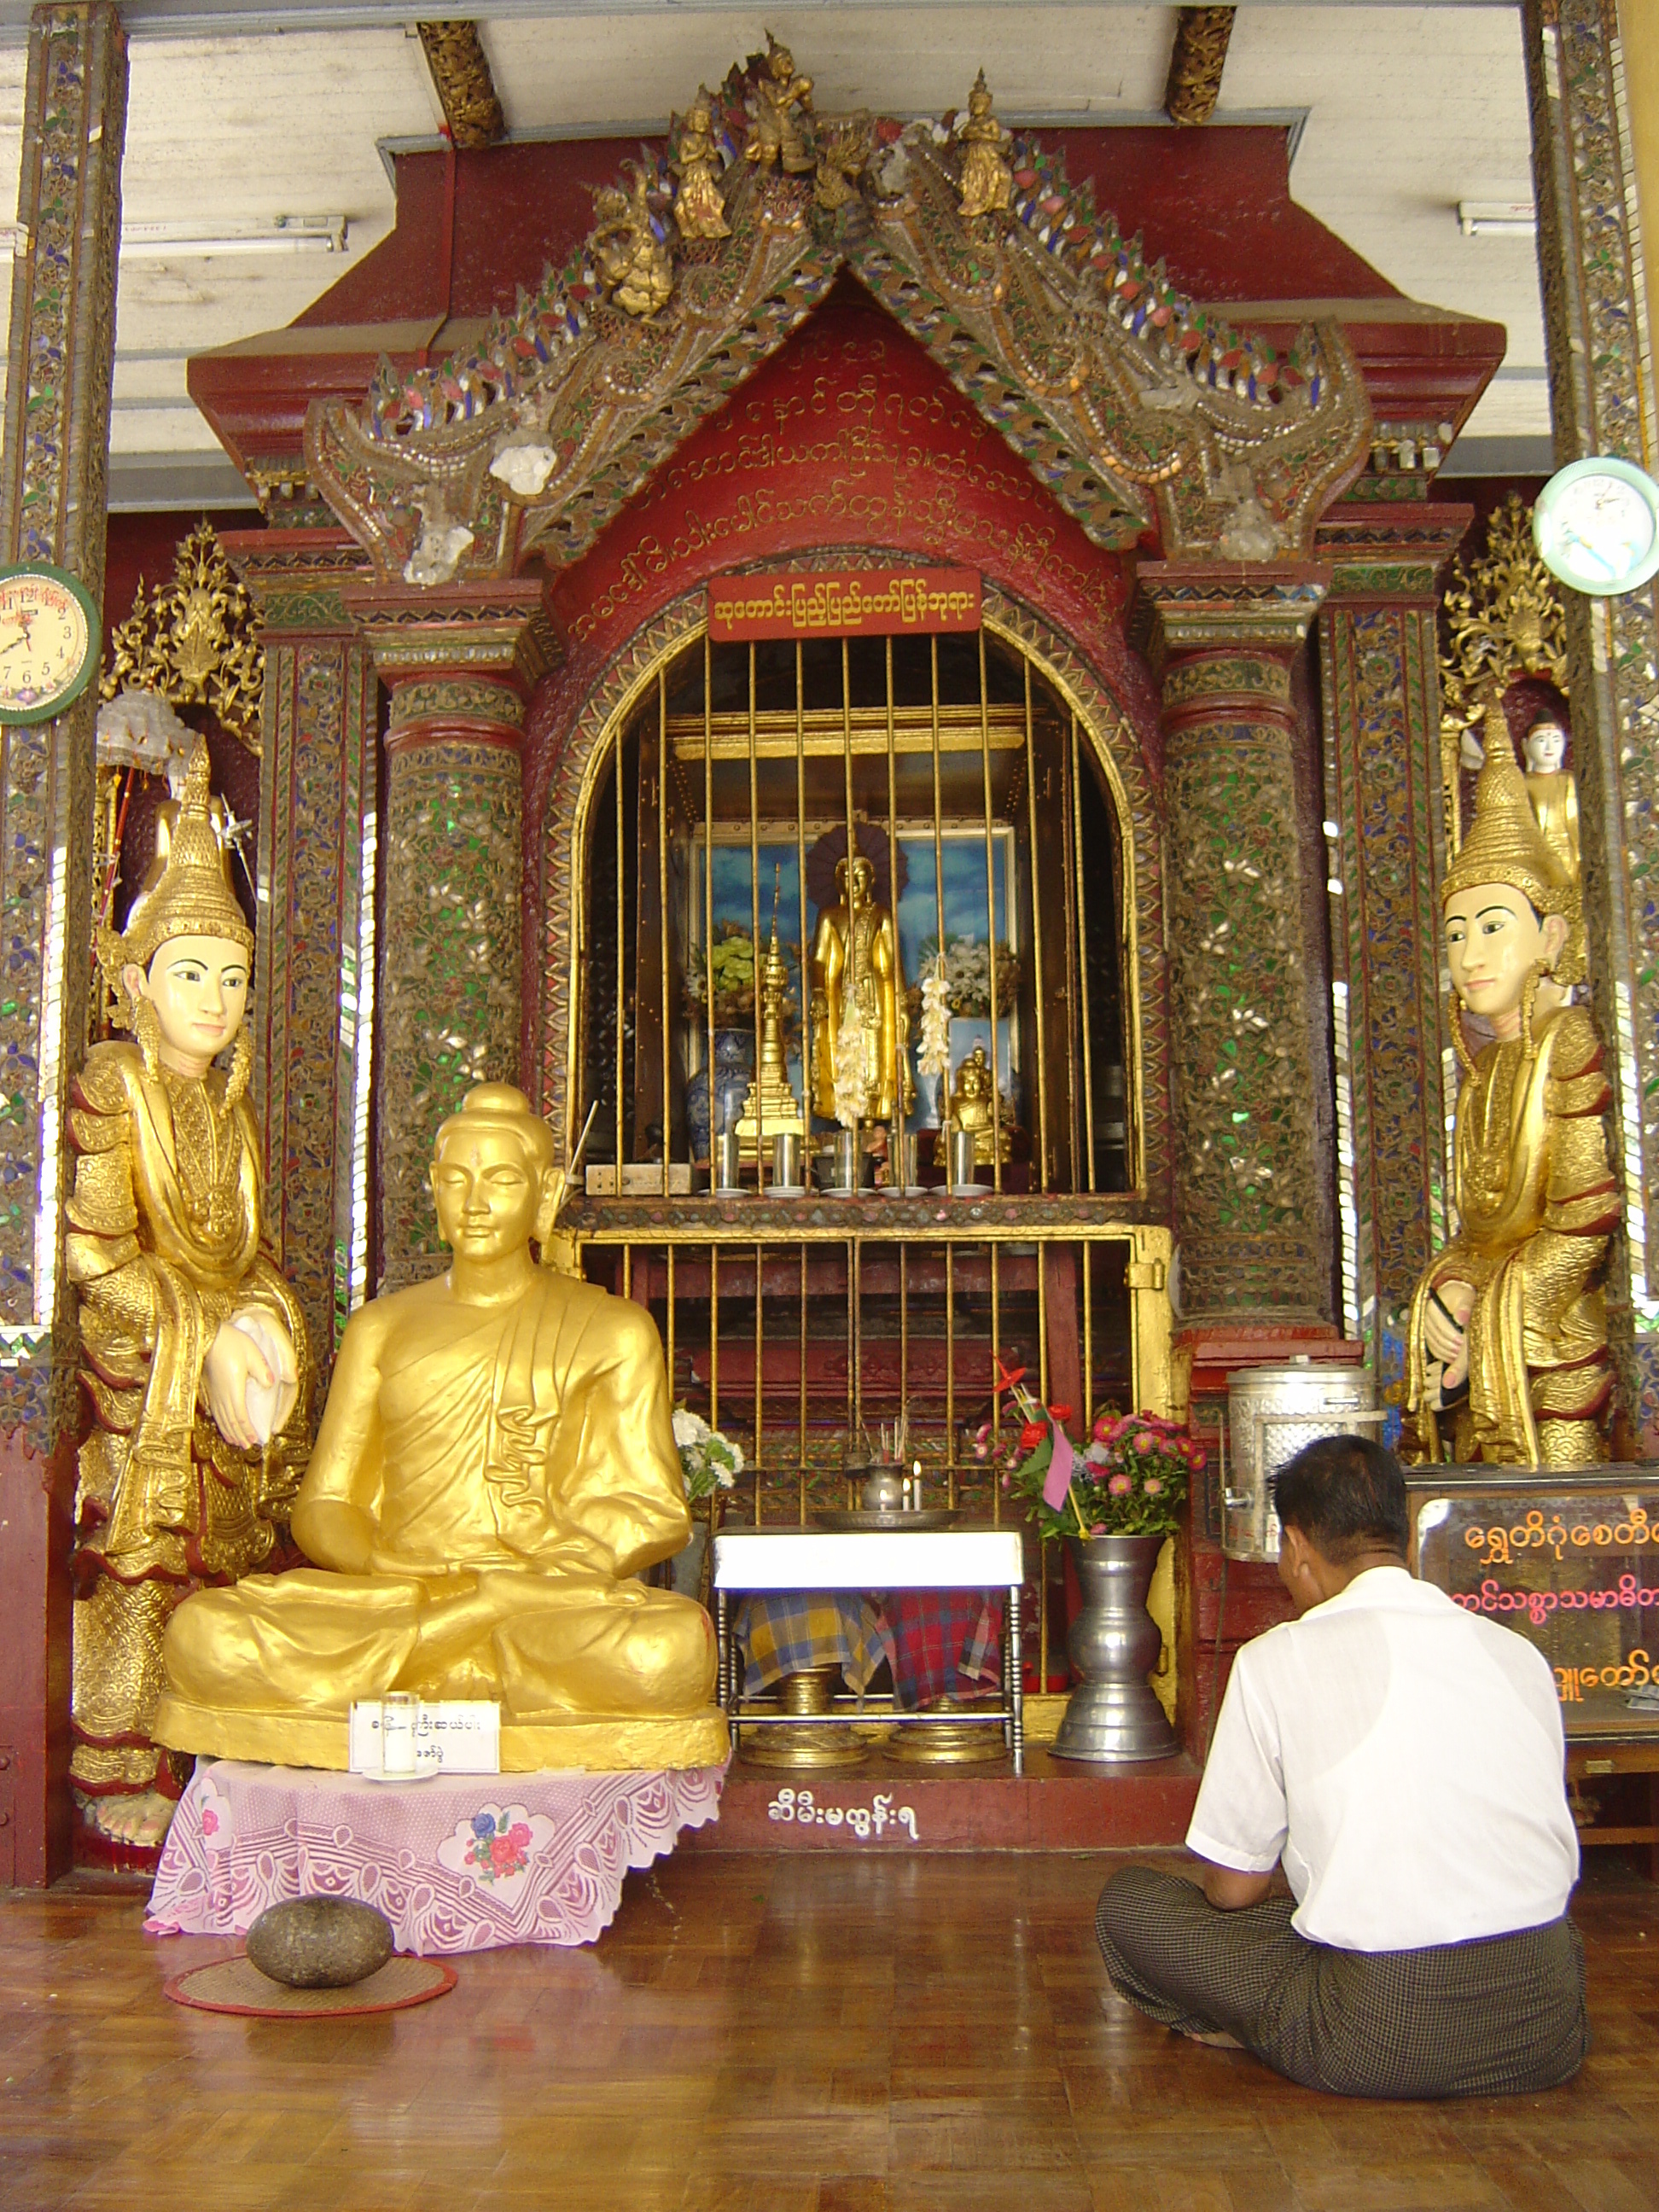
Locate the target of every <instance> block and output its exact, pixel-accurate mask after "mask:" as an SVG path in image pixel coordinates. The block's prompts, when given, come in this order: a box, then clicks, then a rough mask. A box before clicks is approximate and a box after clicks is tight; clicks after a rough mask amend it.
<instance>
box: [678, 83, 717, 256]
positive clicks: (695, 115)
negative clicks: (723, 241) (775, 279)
mask: <svg viewBox="0 0 1659 2212" xmlns="http://www.w3.org/2000/svg"><path fill="white" fill-rule="evenodd" d="M712 113H713V104H712V102H711V101H710V100H709V97H708V94H707V93H706V92H704V91H703V90H702V88H701V87H699V88H698V92H697V97H696V100H694V101H693V102H692V105H691V107H690V112H688V114H687V116H686V118H685V122H684V126H683V127H682V129H681V131H680V143H679V147H678V151H677V152H676V155H675V157H674V161H673V165H672V166H673V168H674V173H675V174H676V175H677V176H678V179H679V183H678V185H677V186H676V187H675V191H674V220H675V222H677V223H678V225H679V229H680V236H681V237H682V238H684V239H685V240H688V241H689V240H692V239H697V238H730V236H731V235H732V229H731V225H730V224H729V223H728V222H726V203H725V201H724V200H723V199H722V198H721V197H720V184H719V181H718V179H719V176H720V149H719V148H718V147H717V146H716V145H715V143H714V128H713V123H712Z"/></svg>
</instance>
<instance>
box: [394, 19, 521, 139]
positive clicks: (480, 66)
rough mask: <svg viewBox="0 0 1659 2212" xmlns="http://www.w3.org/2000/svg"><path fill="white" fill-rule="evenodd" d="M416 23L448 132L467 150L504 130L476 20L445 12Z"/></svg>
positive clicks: (505, 124)
mask: <svg viewBox="0 0 1659 2212" xmlns="http://www.w3.org/2000/svg"><path fill="white" fill-rule="evenodd" d="M416 29H417V30H418V31H419V32H420V34H421V47H422V52H424V53H425V55H426V65H427V67H428V69H429V70H431V72H432V82H433V84H434V85H435V88H436V89H437V94H438V99H439V102H440V104H441V106H442V108H443V112H444V120H445V122H446V123H447V124H448V125H449V135H450V137H452V138H453V140H454V142H455V143H456V145H458V146H460V147H464V148H466V149H469V150H471V149H476V148H477V147H480V146H493V145H494V144H495V142H496V140H497V139H498V138H501V137H505V136H506V132H507V123H506V119H505V118H504V117H503V116H502V114H501V101H500V100H497V99H496V97H495V78H494V77H493V76H491V75H490V73H489V56H488V55H487V54H486V53H485V52H484V50H483V40H482V39H481V38H480V37H479V35H478V27H477V24H476V23H474V22H470V21H467V22H456V21H452V20H450V19H448V18H446V19H444V20H443V21H438V22H433V23H419V24H417V25H416Z"/></svg>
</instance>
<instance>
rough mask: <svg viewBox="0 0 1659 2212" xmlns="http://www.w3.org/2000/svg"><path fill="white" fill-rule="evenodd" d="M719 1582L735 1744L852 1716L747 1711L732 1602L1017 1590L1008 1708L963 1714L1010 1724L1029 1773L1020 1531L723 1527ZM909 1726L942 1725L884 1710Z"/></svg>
mask: <svg viewBox="0 0 1659 2212" xmlns="http://www.w3.org/2000/svg"><path fill="white" fill-rule="evenodd" d="M713 1581H714V1598H715V1621H716V1626H717V1628H718V1630H719V1633H720V1703H721V1705H723V1706H724V1707H725V1709H726V1713H727V1715H728V1716H729V1717H730V1720H731V1723H732V1750H733V1751H734V1752H735V1751H736V1750H737V1749H738V1735H739V1732H740V1731H741V1729H743V1728H744V1727H745V1726H747V1727H750V1728H754V1727H756V1726H757V1725H764V1726H766V1727H768V1728H819V1727H823V1726H824V1725H825V1724H826V1723H833V1722H839V1723H843V1724H844V1723H845V1721H846V1718H847V1716H846V1714H845V1713H844V1712H842V1713H833V1712H832V1713H779V1712H776V1711H768V1712H763V1713H757V1712H752V1711H750V1712H744V1711H743V1693H742V1687H741V1685H740V1684H739V1682H738V1667H737V1658H736V1655H735V1654H734V1652H733V1651H732V1633H731V1624H730V1619H729V1604H728V1600H729V1596H730V1594H731V1593H732V1592H733V1591H736V1592H737V1593H738V1595H742V1596H749V1595H755V1594H758V1593H771V1592H774V1591H781V1590H820V1589H821V1590H900V1589H931V1590H944V1589H1001V1590H1006V1592H1007V1594H1008V1618H1007V1631H1006V1634H1005V1635H1004V1637H1003V1639H1002V1686H1003V1702H1002V1704H1001V1705H1000V1706H999V1707H998V1708H997V1709H996V1710H995V1711H991V1712H975V1711H962V1712H953V1713H951V1715H950V1716H949V1718H950V1720H951V1723H952V1725H953V1726H958V1727H959V1726H960V1725H961V1724H962V1723H963V1722H965V1721H972V1722H978V1723H982V1724H983V1725H985V1726H987V1727H989V1726H992V1725H996V1724H1000V1727H1001V1729H1002V1734H1003V1741H1005V1742H1006V1745H1007V1747H1008V1750H1009V1753H1010V1755H1011V1757H1012V1759H1013V1762H1014V1772H1015V1773H1016V1774H1023V1773H1024V1771H1025V1696H1024V1681H1023V1679H1022V1676H1021V1671H1020V1652H1019V1595H1020V1591H1021V1589H1023V1588H1024V1582H1025V1553H1024V1544H1023V1543H1022V1542H1021V1540H1020V1534H1019V1531H1018V1528H924V1529H915V1530H912V1529H908V1528H904V1529H897V1528H895V1529H880V1530H859V1531H857V1532H852V1531H845V1532H843V1531H842V1530H831V1529H827V1528H826V1529H818V1528H722V1529H721V1530H720V1532H719V1533H718V1534H716V1536H715V1538H714V1574H713ZM882 1717H883V1719H884V1720H886V1719H889V1718H890V1719H891V1720H893V1721H895V1722H896V1723H899V1724H900V1725H901V1726H906V1725H909V1726H921V1727H923V1728H926V1727H928V1726H930V1725H932V1724H933V1719H934V1717H933V1715H932V1714H931V1713H902V1712H898V1711H894V1712H892V1713H891V1714H890V1715H889V1714H886V1713H884V1714H883V1716H882Z"/></svg>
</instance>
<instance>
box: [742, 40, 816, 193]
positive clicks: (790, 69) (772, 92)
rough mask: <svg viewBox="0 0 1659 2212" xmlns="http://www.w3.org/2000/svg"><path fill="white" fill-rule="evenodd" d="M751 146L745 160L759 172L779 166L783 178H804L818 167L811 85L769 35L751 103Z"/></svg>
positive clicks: (807, 78) (788, 53) (751, 95)
mask: <svg viewBox="0 0 1659 2212" xmlns="http://www.w3.org/2000/svg"><path fill="white" fill-rule="evenodd" d="M749 118H750V132H749V143H747V145H745V146H744V149H743V153H744V160H745V161H753V162H754V163H755V164H756V166H757V167H758V168H762V169H769V168H770V167H772V166H773V164H774V163H775V162H777V163H780V164H781V166H782V167H783V170H784V172H785V173H786V174H787V175H788V176H792V177H804V176H808V175H810V174H811V171H812V169H813V168H814V167H815V166H816V164H817V148H816V146H815V145H814V143H813V137H814V132H813V120H814V118H813V114H812V80H811V77H810V76H798V75H797V74H796V70H795V58H794V56H793V54H792V53H791V52H790V51H789V49H788V47H787V46H780V45H779V44H778V42H777V40H775V38H774V37H773V36H772V33H770V32H768V33H767V34H766V58H765V61H764V63H763V66H762V67H761V69H760V70H758V72H757V75H756V77H755V87H754V90H753V92H752V93H751V94H750V98H749Z"/></svg>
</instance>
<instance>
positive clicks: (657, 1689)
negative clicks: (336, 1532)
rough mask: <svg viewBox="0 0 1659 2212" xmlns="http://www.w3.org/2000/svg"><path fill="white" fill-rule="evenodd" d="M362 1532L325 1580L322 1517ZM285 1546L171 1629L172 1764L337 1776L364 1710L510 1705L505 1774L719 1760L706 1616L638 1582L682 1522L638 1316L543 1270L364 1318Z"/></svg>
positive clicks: (403, 1300) (686, 1527) (721, 1747)
mask: <svg viewBox="0 0 1659 2212" xmlns="http://www.w3.org/2000/svg"><path fill="white" fill-rule="evenodd" d="M339 1506H344V1507H348V1508H354V1509H356V1511H357V1512H358V1513H361V1514H362V1515H364V1516H368V1519H369V1520H370V1521H371V1522H373V1524H374V1550H373V1554H372V1558H371V1559H370V1562H369V1571H368V1572H367V1573H362V1572H334V1571H327V1568H328V1565H329V1553H330V1551H331V1537H330V1534H329V1528H330V1510H331V1508H334V1507H339ZM294 1527H295V1535H296V1537H297V1539H298V1541H299V1542H300V1543H301V1547H303V1548H304V1549H305V1550H306V1552H307V1554H308V1556H310V1557H311V1558H313V1559H318V1560H319V1561H320V1562H321V1563H322V1564H321V1565H320V1566H319V1567H318V1568H314V1569H304V1568H301V1569H296V1570H295V1571H291V1572H289V1573H288V1574H285V1575H282V1576H279V1577H270V1576H253V1577H249V1578H248V1579H246V1581H244V1582H242V1583H239V1584H238V1585H237V1587H236V1588H235V1589H229V1590H224V1591H216V1592H209V1593H205V1594H204V1595H202V1596H199V1597H197V1598H195V1599H192V1601H191V1603H190V1604H189V1605H188V1606H186V1607H183V1608H181V1609H180V1611H179V1613H178V1614H177V1615H176V1616H175V1618H174V1620H173V1624H172V1626H171V1627H170V1629H169V1632H168V1636H167V1686H168V1688H167V1696H166V1698H165V1699H163V1702H162V1707H161V1715H160V1717H159V1720H158V1727H159V1728H160V1729H161V1734H162V1735H163V1737H164V1739H165V1740H166V1741H167V1742H169V1743H172V1744H174V1745H176V1746H179V1747H182V1748H188V1749H191V1750H208V1751H215V1752H219V1753H228V1754H229V1755H231V1756H234V1757H246V1758H257V1759H271V1760H275V1761H278V1762H281V1763H284V1764H289V1765H320V1766H341V1765H344V1764H345V1751H346V1731H345V1728H344V1725H343V1723H344V1719H345V1717H346V1714H347V1712H348V1710H349V1706H350V1705H351V1703H352V1701H353V1700H354V1699H374V1698H378V1697H380V1696H382V1695H383V1694H384V1693H385V1692H387V1691H388V1690H394V1689H395V1690H399V1691H409V1692H415V1693H417V1694H419V1695H421V1696H422V1697H424V1698H426V1699H433V1700H435V1699H447V1698H458V1699H459V1698H471V1699H496V1700H499V1701H500V1703H501V1705H502V1707H503V1713H502V1721H503V1729H502V1765H503V1767H504V1768H506V1769H507V1770H509V1771H524V1770H526V1769H532V1768H536V1767H544V1766H555V1765H575V1766H589V1767H601V1768H603V1767H616V1768H625V1767H628V1766H663V1767H673V1766H682V1765H702V1764H711V1763H717V1762H719V1761H720V1760H721V1759H724V1757H725V1755H726V1724H725V1722H724V1719H723V1717H721V1716H720V1713H719V1712H718V1711H714V1709H712V1708H711V1705H710V1699H711V1697H712V1693H713V1689H714V1636H713V1631H712V1629H711V1626H710V1624H709V1620H708V1614H707V1613H705V1612H704V1611H703V1610H702V1607H700V1606H698V1605H696V1604H694V1603H693V1602H692V1601H690V1600H689V1599H686V1598H678V1597H675V1596H673V1595H671V1594H670V1593H668V1592H665V1591H659V1590H653V1589H647V1588H646V1587H645V1586H644V1585H643V1584H642V1583H639V1582H637V1581H635V1580H632V1579H630V1577H635V1576H636V1575H637V1574H638V1573H639V1572H640V1571H641V1570H642V1569H644V1568H646V1567H648V1566H650V1565H653V1563H654V1562H656V1561H657V1560H659V1559H666V1558H668V1557H669V1556H670V1555H671V1553H675V1552H677V1551H678V1550H679V1549H681V1547H683V1546H684V1544H685V1543H686V1541H688V1539H689V1537H690V1514H689V1512H688V1510H687V1507H686V1503H685V1494H684V1482H683V1480H682V1477H681V1474H680V1463H679V1457H678V1451H677V1449H676V1447H675V1444H674V1437H673V1429H672V1425H671V1419H670V1413H669V1406H668V1396H667V1389H666V1380H665V1372H664V1368H663V1359H662V1349H661V1346H660V1343H659V1340H658V1337H657V1334H656V1330H655V1328H654V1327H653V1323H652V1322H651V1319H650V1316H648V1315H647V1314H646V1313H644V1312H642V1311H641V1309H640V1308H638V1307H637V1306H635V1305H633V1304H630V1303H629V1302H628V1301H626V1300H624V1299H620V1298H616V1297H611V1296H610V1294H609V1293H607V1292H605V1291H601V1290H599V1289H596V1288H594V1287H593V1286H592V1285H588V1284H585V1283H582V1282H580V1281H579V1280H576V1279H573V1278H571V1277H569V1276H567V1275H562V1274H558V1273H554V1272H553V1271H552V1270H551V1269H548V1268H543V1269H539V1270H538V1271H537V1272H536V1275H535V1279H534V1281H533V1283H532V1285H531V1287H530V1288H529V1289H528V1290H527V1291H526V1292H525V1293H524V1294H523V1295H522V1297H518V1298H516V1299H513V1300H512V1301H509V1302H507V1303H506V1304H491V1305H479V1304H467V1303H465V1302H464V1301H462V1300H461V1299H459V1298H457V1297H455V1296H454V1294H453V1292H452V1291H451V1290H450V1288H449V1286H448V1282H447V1279H445V1278H440V1279H437V1280H436V1281H433V1282H428V1283H423V1284H421V1285H416V1287H415V1288H413V1289H410V1290H406V1291H398V1292H395V1293H393V1294H392V1295H391V1296H388V1297H381V1298H377V1299H375V1300H374V1302H373V1303H372V1304H369V1305H368V1306H366V1307H364V1308H363V1309H362V1311H361V1312H360V1313H358V1314H356V1315H355V1316H353V1318H352V1321H351V1322H350V1324H349V1327H348V1328H347V1330H346V1334H345V1338H344V1340H343V1344H342V1346H341V1349H340V1356H339V1359H338V1361H337V1364H336V1367H335V1371H334V1378H333V1383H332V1385H331V1389H330V1394H329V1400H328V1405H327V1407H326V1409H325V1413H324V1418H323V1422H322V1425H321V1428H320V1430H319V1434H318V1439H317V1444H316V1448H315V1450H314V1452H313V1457H312V1462H311V1467H310V1470H309V1473H308V1474H307V1478H306V1481H305V1484H304V1486H303V1487H302V1489H301V1494H300V1497H299V1499H298V1501H297V1503H296V1505H295V1517H294Z"/></svg>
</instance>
